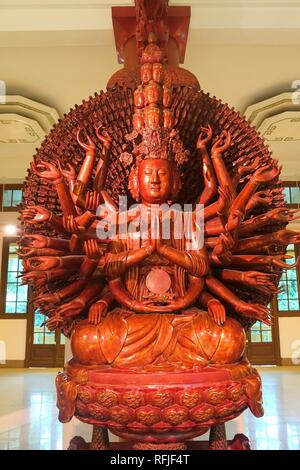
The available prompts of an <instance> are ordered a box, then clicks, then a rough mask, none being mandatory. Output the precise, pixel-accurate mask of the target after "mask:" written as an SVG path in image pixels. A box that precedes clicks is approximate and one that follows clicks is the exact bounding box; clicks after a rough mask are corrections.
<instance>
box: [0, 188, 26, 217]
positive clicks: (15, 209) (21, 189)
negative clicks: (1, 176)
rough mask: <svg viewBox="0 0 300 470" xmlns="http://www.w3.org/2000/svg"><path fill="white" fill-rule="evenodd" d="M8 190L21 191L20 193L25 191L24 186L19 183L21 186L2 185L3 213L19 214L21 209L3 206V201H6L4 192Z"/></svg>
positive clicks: (0, 192) (0, 193)
mask: <svg viewBox="0 0 300 470" xmlns="http://www.w3.org/2000/svg"><path fill="white" fill-rule="evenodd" d="M6 189H8V190H10V191H13V190H19V191H23V184H21V183H19V184H17V183H16V184H1V191H0V197H1V211H2V212H19V211H20V207H14V206H10V207H4V206H3V201H4V191H5V190H6Z"/></svg>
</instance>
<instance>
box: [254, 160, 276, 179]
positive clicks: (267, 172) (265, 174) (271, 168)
mask: <svg viewBox="0 0 300 470" xmlns="http://www.w3.org/2000/svg"><path fill="white" fill-rule="evenodd" d="M281 169H282V167H281V166H277V162H275V164H269V165H266V166H263V167H262V168H259V169H258V170H256V172H255V173H254V175H253V178H254V181H255V182H256V183H257V184H261V183H269V182H270V181H273V180H274V179H275V178H277V177H278V176H279V174H280V172H281Z"/></svg>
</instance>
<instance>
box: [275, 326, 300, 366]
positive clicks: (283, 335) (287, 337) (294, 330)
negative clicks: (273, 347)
mask: <svg viewBox="0 0 300 470" xmlns="http://www.w3.org/2000/svg"><path fill="white" fill-rule="evenodd" d="M279 333H280V354H281V357H283V358H292V360H293V363H295V364H300V317H289V318H284V317H280V318H279Z"/></svg>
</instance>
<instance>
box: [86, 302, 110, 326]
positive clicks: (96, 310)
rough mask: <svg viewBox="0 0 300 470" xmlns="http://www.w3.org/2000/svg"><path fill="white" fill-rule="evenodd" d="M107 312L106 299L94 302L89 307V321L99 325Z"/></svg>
mask: <svg viewBox="0 0 300 470" xmlns="http://www.w3.org/2000/svg"><path fill="white" fill-rule="evenodd" d="M106 313H107V302H105V301H104V300H99V301H98V302H96V303H94V304H93V305H92V306H91V307H90V309H89V315H88V321H89V323H92V324H93V325H98V323H100V321H101V318H102V317H104V316H105V315H106Z"/></svg>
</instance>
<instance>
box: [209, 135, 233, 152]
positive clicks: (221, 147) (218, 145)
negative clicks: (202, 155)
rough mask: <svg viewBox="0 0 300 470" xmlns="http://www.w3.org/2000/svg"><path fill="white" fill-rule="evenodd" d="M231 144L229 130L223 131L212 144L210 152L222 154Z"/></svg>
mask: <svg viewBox="0 0 300 470" xmlns="http://www.w3.org/2000/svg"><path fill="white" fill-rule="evenodd" d="M230 145H231V134H230V132H227V131H223V132H222V133H221V135H220V137H219V138H218V139H217V140H216V142H215V143H214V145H213V146H212V149H211V153H212V155H213V154H219V155H220V154H222V153H224V152H225V151H226V150H227V149H229V147H230Z"/></svg>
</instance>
